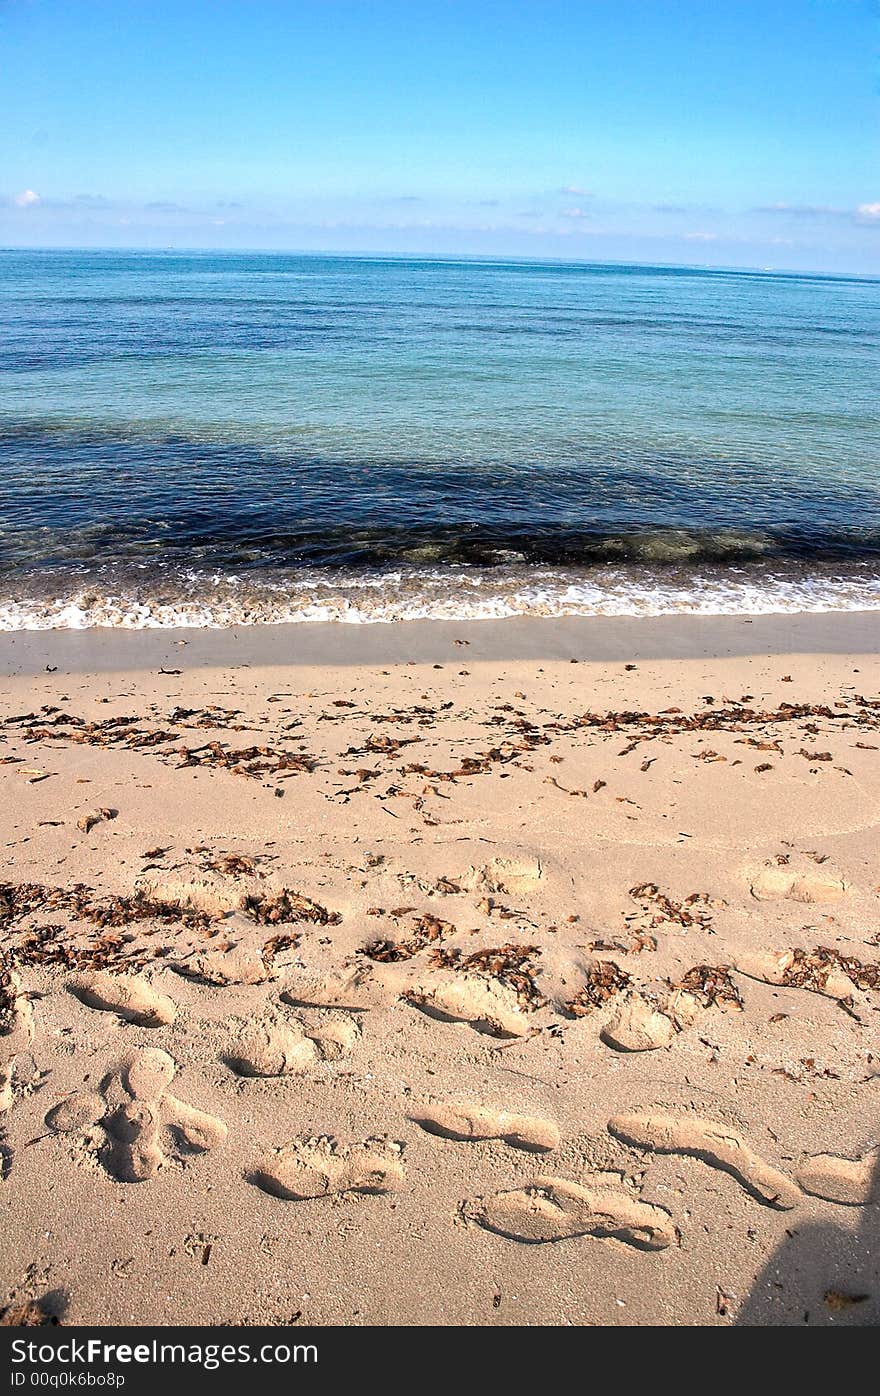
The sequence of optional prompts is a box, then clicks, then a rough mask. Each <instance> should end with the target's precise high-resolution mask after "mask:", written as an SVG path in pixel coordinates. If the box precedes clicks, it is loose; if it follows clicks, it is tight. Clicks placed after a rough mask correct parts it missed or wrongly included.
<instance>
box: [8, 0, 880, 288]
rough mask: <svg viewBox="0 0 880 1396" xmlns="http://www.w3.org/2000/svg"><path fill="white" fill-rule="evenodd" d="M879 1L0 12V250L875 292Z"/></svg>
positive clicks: (58, 2) (584, 0) (353, 4)
mask: <svg viewBox="0 0 880 1396" xmlns="http://www.w3.org/2000/svg"><path fill="white" fill-rule="evenodd" d="M878 50H880V9H878V5H877V4H876V3H874V0H569V3H564V2H563V0H458V2H456V0H287V2H286V3H282V2H281V0H212V2H211V3H209V0H75V3H71V0H0V245H5V246H58V245H63V246H101V247H112V246H120V247H122V246H140V247H217V248H229V249H237V248H279V249H281V248H283V249H303V250H339V251H341V250H353V251H387V252H413V253H428V252H435V253H476V254H482V255H518V256H538V257H545V256H550V257H566V258H576V259H587V260H625V261H660V262H684V263H703V264H710V265H724V266H736V265H746V266H778V267H791V268H808V269H814V270H827V271H837V272H845V271H856V272H868V273H880V159H878V155H880V141H878V129H880V123H878V113H880V64H878Z"/></svg>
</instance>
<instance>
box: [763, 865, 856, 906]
mask: <svg viewBox="0 0 880 1396" xmlns="http://www.w3.org/2000/svg"><path fill="white" fill-rule="evenodd" d="M751 892H752V896H753V897H755V898H756V899H757V900H758V901H759V902H765V901H780V900H785V901H790V902H810V903H813V902H838V901H840V899H841V897H845V896H846V893H847V887H846V883H845V882H844V880H843V878H842V877H840V876H839V875H836V874H835V873H833V872H831V871H830V870H829V871H827V872H826V871H823V870H822V869H821V868H820V867H815V868H814V867H810V868H806V869H798V868H791V867H789V866H788V865H787V864H782V865H780V866H778V867H777V866H771V867H764V868H760V869H759V870H758V872H756V873H754V874H753V876H752V879H751Z"/></svg>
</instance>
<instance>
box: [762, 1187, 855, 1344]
mask: <svg viewBox="0 0 880 1396" xmlns="http://www.w3.org/2000/svg"><path fill="white" fill-rule="evenodd" d="M871 1196H872V1198H873V1200H872V1201H871V1202H869V1203H868V1204H867V1205H866V1206H864V1207H842V1206H841V1207H835V1208H834V1211H835V1212H836V1213H838V1214H839V1215H840V1222H839V1223H838V1224H837V1225H835V1224H834V1223H832V1222H830V1221H829V1222H822V1223H815V1222H810V1223H805V1224H803V1225H801V1226H798V1225H797V1223H796V1222H795V1221H794V1220H792V1225H791V1227H790V1228H789V1230H788V1233H787V1236H786V1239H785V1241H783V1242H782V1243H781V1244H780V1245H779V1246H778V1247H777V1248H776V1250H775V1252H774V1253H773V1255H772V1256H771V1258H770V1260H769V1261H768V1262H767V1264H766V1265H765V1266H764V1269H763V1270H762V1271H761V1273H760V1274H759V1275H758V1277H757V1279H756V1280H755V1283H754V1285H753V1286H752V1291H751V1293H750V1294H749V1296H748V1298H747V1299H746V1300H745V1302H744V1303H743V1304H742V1306H741V1307H740V1310H739V1313H738V1314H737V1319H736V1322H737V1324H738V1325H740V1326H749V1325H752V1326H754V1325H785V1326H791V1325H796V1324H800V1325H806V1326H809V1327H829V1326H830V1327H846V1326H848V1327H864V1326H868V1327H873V1326H876V1325H877V1324H880V1164H878V1167H877V1169H876V1170H875V1173H874V1179H873V1187H872V1191H871Z"/></svg>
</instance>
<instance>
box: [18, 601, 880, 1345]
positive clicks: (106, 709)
mask: <svg viewBox="0 0 880 1396" xmlns="http://www.w3.org/2000/svg"><path fill="white" fill-rule="evenodd" d="M878 650H880V620H878V618H877V617H876V616H875V615H871V614H864V615H848V616H832V617H829V616H816V617H811V616H799V617H794V618H791V617H790V618H781V617H780V618H755V619H754V620H751V621H750V620H732V619H729V618H728V619H726V620H723V621H713V620H711V619H709V618H704V619H699V620H697V619H693V620H687V619H683V618H682V619H673V620H656V621H599V620H597V621H542V620H538V621H528V622H526V621H505V622H497V623H495V622H480V623H471V624H458V623H454V622H445V623H436V624H425V623H421V624H413V625H400V626H362V627H345V626H336V627H322V626H299V627H297V626H293V627H277V628H268V627H267V628H260V627H254V628H253V629H251V630H247V629H242V630H238V631H224V632H209V631H181V632H173V631H167V632H152V633H151V632H139V633H119V632H87V633H82V634H72V633H58V634H31V635H22V634H19V635H10V636H5V637H2V640H0V672H2V674H3V675H4V677H3V678H2V679H0V788H2V800H0V860H2V866H0V937H2V939H0V947H2V952H3V964H2V972H0V1107H2V1109H0V1148H2V1159H3V1164H2V1168H3V1177H2V1181H0V1214H2V1225H0V1308H6V1310H7V1312H10V1311H15V1310H16V1308H17V1307H18V1306H21V1305H23V1304H27V1303H31V1304H33V1305H35V1306H37V1307H38V1308H39V1309H41V1310H42V1311H43V1312H44V1313H45V1314H46V1315H54V1316H56V1317H58V1318H59V1319H60V1321H61V1322H62V1323H64V1324H82V1323H110V1324H122V1323H160V1324H179V1323H210V1324H250V1323H272V1324H279V1325H287V1324H301V1325H304V1324H321V1325H326V1324H420V1323H425V1324H467V1325H493V1324H498V1325H507V1324H535V1325H547V1324H578V1325H583V1324H587V1325H592V1324H616V1325H617V1324H669V1323H672V1324H701V1325H702V1324H720V1325H729V1324H735V1323H789V1324H802V1323H809V1324H836V1325H847V1324H865V1323H876V1322H877V1320H878V1318H880V1274H878V1267H880V1244H878V1243H880V1215H878V1209H877V1205H876V1198H877V1195H878V1192H880V1189H878V1186H877V1173H878V1166H880V1165H878V1158H880V1156H878V1152H877V1145H878V1139H880V1123H878V1120H880V1100H878V1092H880V1069H878V1060H877V1056H878V1048H877V1032H876V1025H877V1016H876V1015H877V1009H878V1006H880V992H878V984H880V980H878V974H880V971H878V963H880V914H878V913H880V859H878V841H877V819H878V803H880V699H878V676H880V664H878V659H877V653H878Z"/></svg>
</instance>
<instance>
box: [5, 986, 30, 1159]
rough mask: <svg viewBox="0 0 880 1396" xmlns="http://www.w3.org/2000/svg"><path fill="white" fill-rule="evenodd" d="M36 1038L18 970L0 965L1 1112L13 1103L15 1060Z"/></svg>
mask: <svg viewBox="0 0 880 1396" xmlns="http://www.w3.org/2000/svg"><path fill="white" fill-rule="evenodd" d="M33 1040H34V1012H33V1009H32V1008H31V1005H30V1001H29V999H27V998H26V997H25V996H24V994H23V993H22V992H21V981H20V980H19V978H18V975H17V974H16V973H15V971H14V970H12V969H7V968H6V967H4V966H2V965H0V1114H2V1113H3V1111H5V1110H8V1109H9V1108H10V1106H11V1105H12V1095H13V1089H12V1073H13V1068H14V1066H15V1059H16V1057H17V1056H18V1055H19V1053H21V1052H24V1051H26V1050H27V1048H28V1047H30V1045H31V1043H32V1042H33ZM0 1176H2V1168H0Z"/></svg>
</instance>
